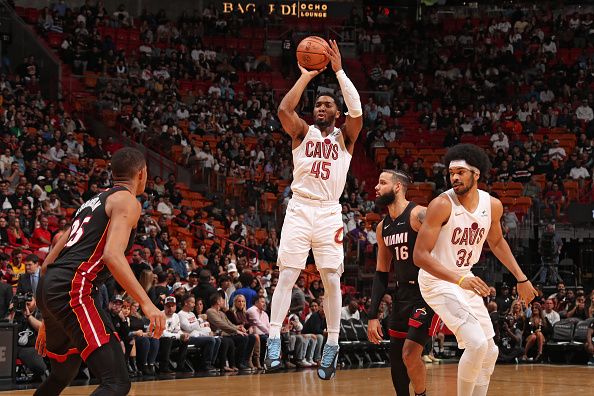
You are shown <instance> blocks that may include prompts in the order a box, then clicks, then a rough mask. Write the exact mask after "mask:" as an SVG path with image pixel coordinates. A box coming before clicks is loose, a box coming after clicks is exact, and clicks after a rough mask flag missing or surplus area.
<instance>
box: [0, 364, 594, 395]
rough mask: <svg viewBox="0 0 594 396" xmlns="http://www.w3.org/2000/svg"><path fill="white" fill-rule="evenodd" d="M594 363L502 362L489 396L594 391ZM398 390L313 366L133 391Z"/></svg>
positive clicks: (446, 377) (139, 385)
mask: <svg viewBox="0 0 594 396" xmlns="http://www.w3.org/2000/svg"><path fill="white" fill-rule="evenodd" d="M457 367H458V366H457V365H455V364H444V365H428V366H427V368H428V373H427V383H428V384H427V394H428V395H431V396H433V395H435V396H437V395H439V396H455V395H456V370H457ZM94 388H95V387H94V386H73V387H70V388H68V389H66V390H65V391H64V392H63V393H62V394H63V395H69V396H73V395H77V396H79V395H81V396H82V395H88V394H90V393H91V392H92V390H93V389H94ZM593 388H594V368H589V367H587V366H551V365H520V366H514V365H509V366H497V367H496V369H495V373H494V374H493V377H492V379H491V386H490V388H489V393H488V395H489V396H504V395H505V396H509V395H512V396H514V395H521V396H559V395H588V394H590V395H591V394H593V393H592V392H593ZM32 393H33V392H32V391H11V392H0V395H31V394H32ZM206 394H221V395H225V396H246V395H261V396H273V395H283V396H290V395H300V394H307V395H312V396H315V395H324V396H338V395H341V396H347V395H358V396H359V395H363V396H381V395H394V391H393V389H392V382H391V380H390V369H388V368H371V369H359V370H341V371H338V373H337V377H336V378H335V379H334V380H332V381H321V380H319V379H318V378H317V376H316V374H315V372H314V371H313V370H307V371H299V372H285V373H276V374H252V375H232V376H220V377H208V378H188V379H176V380H161V381H146V382H136V383H134V384H133V385H132V390H131V391H130V395H134V396H153V395H161V396H166V395H175V396H186V395H187V396H190V395H206Z"/></svg>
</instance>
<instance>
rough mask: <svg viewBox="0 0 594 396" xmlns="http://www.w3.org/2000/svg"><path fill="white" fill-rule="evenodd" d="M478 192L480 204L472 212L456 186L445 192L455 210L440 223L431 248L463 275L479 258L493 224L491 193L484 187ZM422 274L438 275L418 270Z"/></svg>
mask: <svg viewBox="0 0 594 396" xmlns="http://www.w3.org/2000/svg"><path fill="white" fill-rule="evenodd" d="M478 193H479V203H478V206H477V208H476V210H475V211H474V212H473V213H470V212H469V211H467V210H466V208H465V207H464V206H463V205H462V204H460V202H459V201H458V197H457V196H456V193H455V192H454V190H453V189H450V190H448V191H446V192H444V194H445V195H446V196H447V197H448V198H449V200H450V202H451V203H452V212H451V213H450V218H449V219H448V222H447V223H446V224H445V225H443V226H442V227H441V231H440V232H439V237H438V238H437V242H436V243H435V247H434V248H433V250H432V251H431V255H432V256H433V257H434V258H435V259H436V260H437V261H438V262H439V263H440V264H441V265H443V266H444V267H445V268H446V269H447V270H448V271H451V272H454V273H456V274H457V275H459V276H460V277H461V276H463V275H466V274H468V273H469V272H470V270H471V269H472V266H473V265H474V264H475V263H476V262H477V261H478V260H479V258H480V256H481V252H482V250H483V244H484V243H485V240H486V239H487V234H489V229H490V228H491V196H490V195H489V193H488V192H486V191H482V190H478ZM421 277H423V278H424V279H425V280H431V279H433V280H435V279H437V278H435V277H434V276H433V275H431V274H429V273H428V272H426V271H424V270H420V271H419V278H421Z"/></svg>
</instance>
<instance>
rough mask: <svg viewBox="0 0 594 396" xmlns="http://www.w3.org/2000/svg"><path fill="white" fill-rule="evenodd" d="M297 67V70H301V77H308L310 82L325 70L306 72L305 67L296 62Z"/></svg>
mask: <svg viewBox="0 0 594 396" xmlns="http://www.w3.org/2000/svg"><path fill="white" fill-rule="evenodd" d="M297 66H299V70H301V75H302V76H306V77H309V79H310V80H311V79H312V78H314V77H315V76H317V75H318V74H320V73H322V72H323V71H324V70H326V68H325V67H324V68H323V69H320V70H307V69H306V68H305V67H303V66H301V65H300V64H299V62H297Z"/></svg>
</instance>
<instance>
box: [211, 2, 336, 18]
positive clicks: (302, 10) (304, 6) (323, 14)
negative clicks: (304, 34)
mask: <svg viewBox="0 0 594 396" xmlns="http://www.w3.org/2000/svg"><path fill="white" fill-rule="evenodd" d="M259 4H261V3H258V4H256V3H253V2H241V1H233V2H232V1H229V2H223V10H222V11H223V13H225V14H228V13H231V12H234V11H236V12H239V13H240V14H245V13H248V12H255V11H256V7H257V5H259ZM264 5H265V6H266V10H267V11H268V14H274V13H276V14H278V15H281V16H287V17H290V16H292V17H297V18H327V17H328V9H329V6H328V4H325V3H318V2H311V1H294V2H289V3H286V4H279V3H278V2H274V3H273V2H267V3H264ZM332 5H334V6H335V5H336V4H332Z"/></svg>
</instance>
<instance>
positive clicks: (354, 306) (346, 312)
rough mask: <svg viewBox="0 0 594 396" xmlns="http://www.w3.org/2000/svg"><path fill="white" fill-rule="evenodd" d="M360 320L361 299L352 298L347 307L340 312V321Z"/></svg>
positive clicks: (348, 300) (349, 299)
mask: <svg viewBox="0 0 594 396" xmlns="http://www.w3.org/2000/svg"><path fill="white" fill-rule="evenodd" d="M351 319H354V320H360V319H361V315H360V313H359V299H358V298H357V297H355V296H351V297H349V298H348V299H347V305H346V306H344V307H342V310H341V311H340V320H351Z"/></svg>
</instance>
